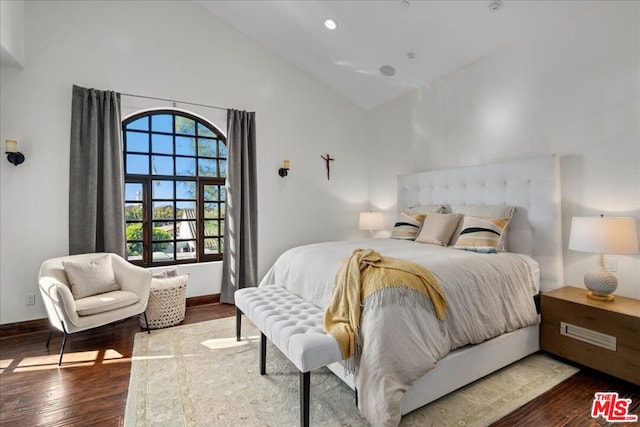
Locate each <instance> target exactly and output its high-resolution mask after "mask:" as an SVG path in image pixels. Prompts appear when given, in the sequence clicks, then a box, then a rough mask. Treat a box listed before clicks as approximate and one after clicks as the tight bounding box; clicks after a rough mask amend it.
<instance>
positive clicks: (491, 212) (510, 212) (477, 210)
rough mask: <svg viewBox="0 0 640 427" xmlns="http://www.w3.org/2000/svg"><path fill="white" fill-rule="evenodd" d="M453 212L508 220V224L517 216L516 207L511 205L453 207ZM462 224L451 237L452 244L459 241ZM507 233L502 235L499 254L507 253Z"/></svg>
mask: <svg viewBox="0 0 640 427" xmlns="http://www.w3.org/2000/svg"><path fill="white" fill-rule="evenodd" d="M451 209H452V210H453V212H456V213H461V214H464V215H465V216H467V215H468V216H477V217H484V218H507V221H508V222H511V218H513V216H514V215H515V212H516V207H515V206H509V205H453V206H451ZM462 223H463V221H460V224H458V229H457V230H456V232H455V233H453V236H452V237H451V244H454V242H455V241H456V240H457V239H458V236H459V235H460V231H462ZM505 233H506V229H505V231H504V232H503V233H502V238H501V239H500V243H499V244H498V252H504V251H507V250H508V248H507V239H505V237H504V236H505Z"/></svg>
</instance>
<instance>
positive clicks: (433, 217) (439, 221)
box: [416, 212, 464, 246]
mask: <svg viewBox="0 0 640 427" xmlns="http://www.w3.org/2000/svg"><path fill="white" fill-rule="evenodd" d="M463 217H464V215H462V214H457V213H454V214H441V213H435V212H433V213H430V214H429V215H427V218H426V219H425V220H424V223H423V224H422V229H420V234H418V237H417V238H416V242H418V243H431V244H433V245H440V246H447V245H448V244H449V240H451V236H453V233H454V232H455V231H456V228H458V223H460V220H461V219H462V218H463Z"/></svg>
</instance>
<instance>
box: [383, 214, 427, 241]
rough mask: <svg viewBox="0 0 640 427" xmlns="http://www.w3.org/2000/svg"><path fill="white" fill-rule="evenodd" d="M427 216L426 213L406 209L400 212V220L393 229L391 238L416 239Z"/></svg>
mask: <svg viewBox="0 0 640 427" xmlns="http://www.w3.org/2000/svg"><path fill="white" fill-rule="evenodd" d="M425 218H426V215H425V214H413V213H409V212H405V211H402V212H400V215H398V221H397V222H396V224H395V225H394V226H393V230H392V231H391V238H392V239H400V240H415V239H416V236H417V235H418V232H419V231H420V227H421V226H422V222H423V221H424V219H425Z"/></svg>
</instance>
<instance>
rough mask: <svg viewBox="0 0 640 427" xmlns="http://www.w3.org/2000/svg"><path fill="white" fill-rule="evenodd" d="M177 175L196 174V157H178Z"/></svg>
mask: <svg viewBox="0 0 640 427" xmlns="http://www.w3.org/2000/svg"><path fill="white" fill-rule="evenodd" d="M176 175H177V176H196V158H195V157H176Z"/></svg>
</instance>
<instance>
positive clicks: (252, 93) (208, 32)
mask: <svg viewBox="0 0 640 427" xmlns="http://www.w3.org/2000/svg"><path fill="white" fill-rule="evenodd" d="M3 2H4V1H3ZM25 27H26V31H25V51H26V52H28V62H27V64H26V66H25V67H24V69H15V68H10V67H5V66H3V67H2V68H1V70H0V71H1V72H0V93H1V103H0V122H1V123H2V128H1V129H0V141H4V140H5V139H17V140H18V141H19V148H20V151H21V152H23V153H24V154H25V156H26V161H25V163H23V164H22V165H20V166H17V167H14V166H13V165H11V164H9V163H8V162H7V161H6V160H2V161H1V162H0V236H1V244H0V304H1V305H0V323H11V322H16V321H24V320H30V319H37V318H43V317H45V312H44V308H43V306H42V302H41V300H40V297H39V295H38V296H37V304H36V305H35V306H26V305H25V298H26V294H28V293H36V292H37V284H36V278H37V273H38V268H39V266H40V264H41V263H42V261H43V260H44V259H46V258H49V257H55V256H60V255H64V254H66V253H68V244H67V242H68V237H67V236H68V219H67V218H68V197H67V189H68V176H69V148H68V147H69V129H70V111H71V88H72V85H73V84H77V85H80V86H84V87H92V88H96V89H108V90H116V91H119V92H123V93H132V94H140V95H149V96H155V97H161V98H169V99H177V100H181V101H188V102H195V103H202V104H210V105H216V106H224V107H231V108H237V109H242V110H248V111H255V112H256V122H257V135H258V138H257V145H258V215H259V224H258V228H259V233H258V238H259V258H258V262H259V272H260V275H262V274H264V273H265V272H266V270H267V268H268V267H269V266H270V265H271V264H272V263H273V261H274V260H275V259H276V257H277V256H278V255H279V254H280V253H281V252H283V251H284V250H286V249H288V248H290V247H292V246H296V245H299V244H303V243H309V242H315V241H322V240H333V239H342V238H348V237H352V236H354V235H357V233H358V231H357V216H358V215H357V214H358V212H359V211H361V210H363V209H365V208H366V207H367V190H368V188H367V165H366V162H363V161H362V153H364V152H365V151H366V150H365V140H364V131H363V129H364V118H365V113H364V111H363V110H361V109H360V108H358V107H355V106H354V105H353V104H351V103H349V102H347V101H345V100H344V98H342V97H340V96H338V95H336V94H335V93H333V92H332V91H330V90H328V89H326V88H325V87H324V86H323V85H321V84H320V83H318V82H317V81H316V80H314V79H313V78H312V77H310V76H308V75H307V74H305V73H302V72H301V71H299V70H298V69H296V68H294V67H292V66H290V65H288V64H287V63H285V62H283V61H282V60H280V59H279V58H278V57H276V56H275V55H273V54H271V53H269V52H267V51H266V50H264V49H262V48H261V47H260V46H259V45H257V44H256V43H255V42H253V41H250V40H249V39H247V38H246V37H245V36H243V35H241V34H240V33H238V32H237V31H235V30H234V29H232V28H231V27H229V26H228V25H226V24H225V23H223V22H222V21H219V20H217V19H216V18H215V17H214V16H213V15H211V14H210V13H209V12H207V11H206V10H205V9H203V8H202V7H200V6H199V5H197V4H194V3H192V2H186V1H154V2H152V1H127V2H113V1H90V2H78V1H55V2H48V1H28V2H25ZM127 102H130V99H129V100H128V101H127ZM123 103H124V102H123ZM129 106H130V105H129ZM152 106H153V105H152ZM124 107H127V105H125V106H124ZM178 107H180V108H186V109H189V106H188V105H182V104H179V105H178ZM205 110H206V109H205ZM205 110H203V111H204V112H203V111H198V113H199V114H202V115H206V114H208V113H207V111H205ZM211 120H213V121H214V122H216V120H217V121H218V122H219V120H220V119H219V118H216V117H213V118H211ZM218 124H220V123H218ZM222 125H224V123H222ZM325 153H330V154H331V155H332V156H333V157H334V158H335V159H336V160H335V161H334V162H332V171H331V172H332V174H331V181H327V179H326V177H325V166H324V161H323V160H322V159H321V158H320V156H321V155H323V154H325ZM284 159H290V160H291V168H292V169H291V171H290V174H289V176H288V177H287V178H280V177H279V176H278V174H277V170H278V168H279V167H280V166H281V165H282V161H283V160H284ZM202 268H206V267H193V268H192V269H190V271H191V272H192V276H191V281H190V285H189V286H190V287H191V289H190V290H189V295H190V296H193V295H202V294H211V293H216V292H218V291H219V263H217V264H215V265H213V266H212V267H211V272H210V273H209V272H207V273H203V272H202ZM185 269H187V270H189V268H187V267H185V268H184V269H183V268H182V267H181V271H185ZM209 277H211V279H210V281H209ZM191 282H193V283H191ZM216 282H218V283H216Z"/></svg>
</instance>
